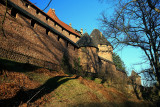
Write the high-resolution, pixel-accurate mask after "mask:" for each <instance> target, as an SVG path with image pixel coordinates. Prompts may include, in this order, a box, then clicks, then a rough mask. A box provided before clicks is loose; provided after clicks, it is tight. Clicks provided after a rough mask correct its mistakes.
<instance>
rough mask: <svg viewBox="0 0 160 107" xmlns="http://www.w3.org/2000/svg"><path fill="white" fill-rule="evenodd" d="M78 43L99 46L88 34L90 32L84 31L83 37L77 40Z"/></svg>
mask: <svg viewBox="0 0 160 107" xmlns="http://www.w3.org/2000/svg"><path fill="white" fill-rule="evenodd" d="M77 45H78V46H79V47H95V48H98V46H97V44H96V43H95V41H94V40H93V39H92V38H91V37H90V36H89V35H88V33H84V34H83V35H82V37H81V38H80V39H79V40H78V41H77Z"/></svg>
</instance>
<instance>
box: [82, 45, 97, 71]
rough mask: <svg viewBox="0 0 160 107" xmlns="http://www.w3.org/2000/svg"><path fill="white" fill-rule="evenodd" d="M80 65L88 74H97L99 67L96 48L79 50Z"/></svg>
mask: <svg viewBox="0 0 160 107" xmlns="http://www.w3.org/2000/svg"><path fill="white" fill-rule="evenodd" d="M79 57H80V63H81V65H82V66H83V69H84V70H85V71H87V72H92V73H97V72H98V70H99V66H98V54H97V48H95V47H81V48H80V49H79Z"/></svg>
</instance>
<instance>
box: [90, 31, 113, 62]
mask: <svg viewBox="0 0 160 107" xmlns="http://www.w3.org/2000/svg"><path fill="white" fill-rule="evenodd" d="M90 36H91V38H92V39H93V40H94V41H95V42H96V44H98V49H99V51H98V56H99V57H100V58H102V59H105V60H109V61H111V62H113V59H112V54H113V46H112V45H111V43H110V42H109V41H108V40H107V39H106V38H105V37H104V35H103V34H102V33H101V32H100V31H99V30H98V29H94V30H93V31H92V33H91V35H90Z"/></svg>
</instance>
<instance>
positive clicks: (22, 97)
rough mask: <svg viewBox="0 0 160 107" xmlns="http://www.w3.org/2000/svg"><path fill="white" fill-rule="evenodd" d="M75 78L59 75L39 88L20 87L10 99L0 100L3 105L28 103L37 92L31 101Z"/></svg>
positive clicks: (10, 105) (10, 106) (13, 105)
mask: <svg viewBox="0 0 160 107" xmlns="http://www.w3.org/2000/svg"><path fill="white" fill-rule="evenodd" d="M71 79H74V78H67V76H57V77H53V78H50V79H48V80H47V81H46V82H45V83H44V84H43V85H41V86H40V87H38V88H35V89H30V90H24V89H23V88H22V89H20V90H19V91H18V92H17V94H16V95H15V96H14V97H12V98H9V99H4V100H0V106H1V107H17V106H19V105H20V104H23V103H26V102H27V101H28V100H30V99H31V98H32V97H33V96H34V95H35V94H36V93H38V92H39V91H40V92H39V93H38V94H37V95H36V96H35V97H33V99H31V100H30V102H34V101H36V100H38V99H40V98H41V97H43V96H44V95H46V94H49V93H51V92H52V91H54V90H55V89H56V88H58V87H59V86H60V85H61V84H63V83H65V82H67V81H69V80H71Z"/></svg>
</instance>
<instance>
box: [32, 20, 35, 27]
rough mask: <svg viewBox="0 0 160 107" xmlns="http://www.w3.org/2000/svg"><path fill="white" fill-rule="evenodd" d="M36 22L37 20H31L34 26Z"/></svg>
mask: <svg viewBox="0 0 160 107" xmlns="http://www.w3.org/2000/svg"><path fill="white" fill-rule="evenodd" d="M35 23H36V21H35V20H33V19H32V20H31V26H32V27H34V25H35Z"/></svg>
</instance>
